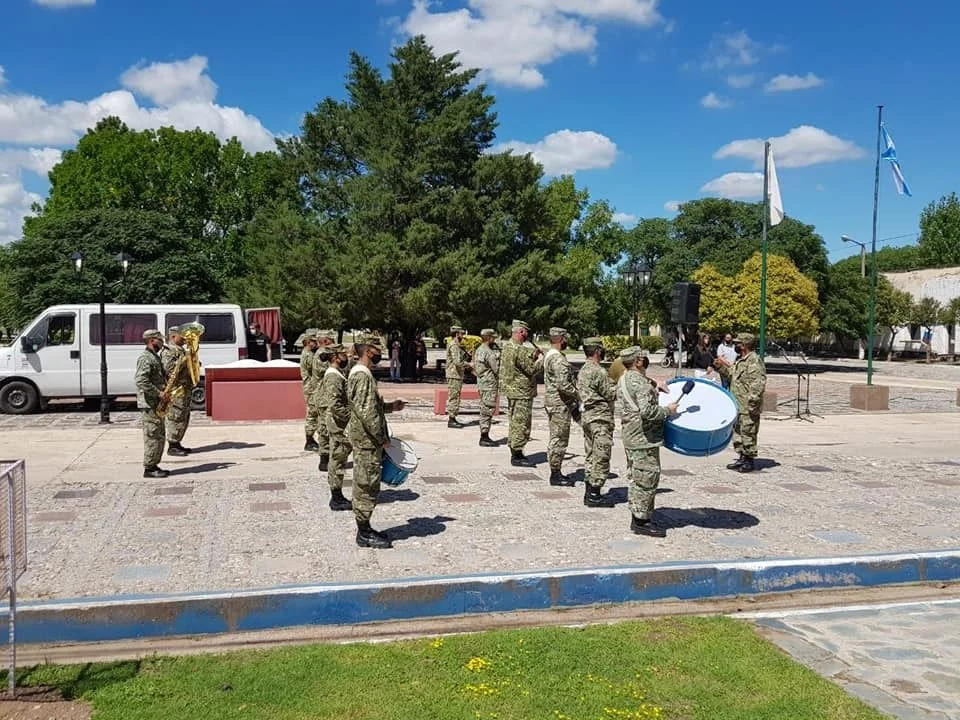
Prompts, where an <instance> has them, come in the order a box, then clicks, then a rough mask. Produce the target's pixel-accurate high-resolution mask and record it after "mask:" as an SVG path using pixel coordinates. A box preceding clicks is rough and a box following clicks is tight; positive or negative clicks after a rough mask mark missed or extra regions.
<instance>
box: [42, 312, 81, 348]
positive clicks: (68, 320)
mask: <svg viewBox="0 0 960 720" xmlns="http://www.w3.org/2000/svg"><path fill="white" fill-rule="evenodd" d="M75 323H76V315H72V314H71V315H54V316H53V317H52V318H50V323H49V324H48V325H47V345H48V346H49V345H73V340H74V337H75V328H74V326H75Z"/></svg>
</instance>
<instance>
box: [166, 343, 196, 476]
mask: <svg viewBox="0 0 960 720" xmlns="http://www.w3.org/2000/svg"><path fill="white" fill-rule="evenodd" d="M167 337H168V338H169V339H170V342H168V343H167V344H166V345H164V346H163V350H161V351H160V362H162V363H163V372H164V374H165V375H166V376H167V378H168V379H169V377H170V375H171V373H173V371H174V369H175V368H176V366H177V362H178V361H179V360H180V358H181V357H183V356H184V355H186V352H187V351H186V350H184V349H183V345H184V342H186V341H185V340H184V339H183V336H182V335H180V328H179V327H177V326H176V325H174V326H172V327H170V328H169V329H168V330H167ZM174 387H175V388H176V387H181V388H183V392H182V393H181V394H180V395H178V396H177V397H175V398H173V399H172V400H171V401H170V406H169V408H168V409H167V416H166V418H164V423H163V424H164V427H165V429H166V434H167V454H168V455H176V456H178V457H183V456H185V455H188V454H189V453H190V449H189V448H185V447H184V446H183V445H181V444H180V441H181V440H183V436H184V435H186V433H187V427H188V426H189V425H190V402H191V400H190V395H191V394H192V393H193V378H191V377H190V368H189V367H188V366H187V364H186V362H183V363H181V365H180V370H179V372H178V373H177V380H176V385H174Z"/></svg>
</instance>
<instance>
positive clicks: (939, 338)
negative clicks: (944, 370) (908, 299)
mask: <svg viewBox="0 0 960 720" xmlns="http://www.w3.org/2000/svg"><path fill="white" fill-rule="evenodd" d="M882 275H883V276H884V277H886V278H887V280H889V281H890V282H891V283H892V284H893V286H894V287H895V288H897V289H898V290H905V291H906V292H908V293H910V294H911V295H912V296H913V299H914V300H920V299H921V298H925V297H929V298H933V299H934V300H938V301H940V304H941V305H946V304H947V303H949V302H950V301H951V300H953V299H954V298H956V297H960V267H952V268H933V269H930V270H911V271H909V272H898V273H882ZM957 331H958V326H957V325H953V326H950V327H947V326H945V325H937V326H935V327H934V328H933V337H932V338H931V341H930V348H931V352H932V353H933V354H934V355H954V354H960V347H958V345H957V342H956V339H957ZM923 333H924V328H922V327H920V326H919V325H906V326H904V327H901V328H898V329H897V332H896V334H895V335H894V336H893V350H894V352H903V351H904V350H925V348H922V347H921V344H920V341H921V340H922V339H923ZM889 342H890V333H889V331H888V332H886V333H885V334H884V337H883V340H882V344H881V345H880V346H879V347H880V348H887V347H888V343H889Z"/></svg>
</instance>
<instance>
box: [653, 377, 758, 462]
mask: <svg viewBox="0 0 960 720" xmlns="http://www.w3.org/2000/svg"><path fill="white" fill-rule="evenodd" d="M687 380H693V383H694V387H693V390H691V391H690V392H689V393H688V394H687V395H684V396H683V398H682V399H681V400H680V407H679V408H678V411H679V413H680V414H679V415H677V416H676V417H672V418H668V419H667V422H666V424H665V426H664V429H663V446H664V447H665V448H667V449H668V450H673V452H675V453H679V454H681V455H697V456H701V457H702V456H706V455H714V454H716V453H718V452H720V451H722V450H723V449H724V448H726V447H727V445H729V444H730V440H731V438H732V437H733V425H734V423H735V422H736V420H737V413H738V412H739V410H738V409H737V401H736V400H734V398H733V395H731V394H730V392H729V391H727V390H725V389H724V388H723V387H722V386H720V385H717V384H716V383H715V382H713V381H711V380H707V379H706V378H683V377H680V378H674V379H673V380H670V381H669V382H668V383H667V388H668V389H669V390H670V392H669V393H660V398H659V402H660V405H661V406H666V405H669V404H670V403H672V402H676V401H677V400H678V399H680V398H681V395H682V393H681V390H682V389H683V385H684V383H686V382H687Z"/></svg>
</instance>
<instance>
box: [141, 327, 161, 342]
mask: <svg viewBox="0 0 960 720" xmlns="http://www.w3.org/2000/svg"><path fill="white" fill-rule="evenodd" d="M154 338H157V339H158V340H163V333H162V332H160V331H159V330H157V329H156V328H150V329H149V330H144V331H143V341H144V342H146V341H147V340H153V339H154Z"/></svg>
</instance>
